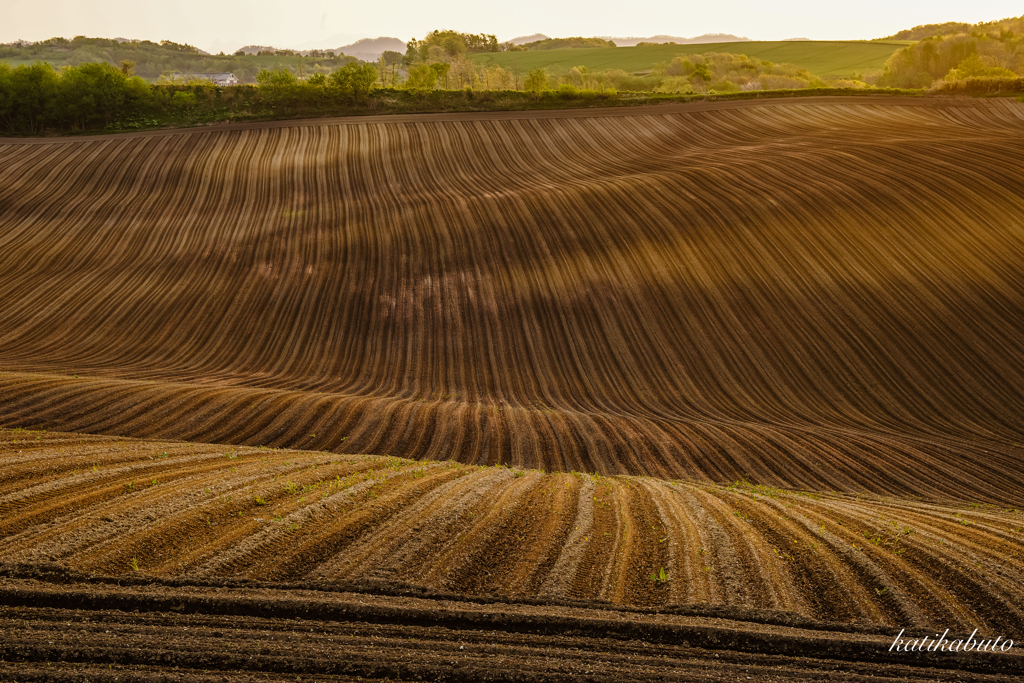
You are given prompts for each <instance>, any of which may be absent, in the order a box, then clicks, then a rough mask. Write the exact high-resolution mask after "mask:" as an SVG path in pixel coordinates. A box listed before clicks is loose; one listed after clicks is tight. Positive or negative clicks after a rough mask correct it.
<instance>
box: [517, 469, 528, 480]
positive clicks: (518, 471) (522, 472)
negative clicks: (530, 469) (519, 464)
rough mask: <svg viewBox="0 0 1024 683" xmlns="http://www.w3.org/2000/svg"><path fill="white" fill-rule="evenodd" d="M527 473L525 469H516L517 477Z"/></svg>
mask: <svg viewBox="0 0 1024 683" xmlns="http://www.w3.org/2000/svg"><path fill="white" fill-rule="evenodd" d="M525 474H526V472H524V471H522V470H516V478H517V479H518V478H519V477H522V476H524V475H525Z"/></svg>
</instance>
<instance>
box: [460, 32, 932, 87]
mask: <svg viewBox="0 0 1024 683" xmlns="http://www.w3.org/2000/svg"><path fill="white" fill-rule="evenodd" d="M912 42H914V41H910V40H902V41H900V40H892V41H885V42H881V41H878V42H866V41H838V40H836V41H825V40H822V41H817V40H815V41H799V42H797V41H752V42H743V43H705V44H703V45H648V46H644V47H611V48H584V49H576V50H573V49H566V50H533V51H527V52H497V53H494V52H488V53H483V54H476V55H473V59H475V60H477V61H479V62H485V63H488V64H497V65H499V66H502V67H504V68H506V69H508V68H512V69H515V68H517V67H518V68H519V69H520V70H522V71H528V70H530V69H533V68H535V67H538V66H539V67H547V68H555V69H560V68H565V69H569V68H572V67H574V66H585V67H587V68H588V69H596V70H598V71H603V70H605V69H622V70H623V71H627V72H629V73H635V72H638V71H647V70H649V69H650V68H651V67H653V66H654V65H655V64H656V63H658V62H670V61H672V58H673V57H675V56H676V55H680V54H687V55H690V54H700V53H704V52H732V53H735V54H744V55H747V56H749V57H756V58H758V59H766V60H768V61H771V62H775V63H776V64H784V63H785V64H795V65H797V66H799V67H802V68H804V69H807V70H808V71H810V72H811V73H812V74H815V75H817V76H821V77H823V78H827V77H830V76H832V77H834V76H844V77H849V76H850V74H852V73H854V72H857V73H871V72H872V71H877V70H880V69H881V68H882V67H883V66H885V60H887V59H888V58H889V57H890V56H891V55H892V53H893V52H895V51H896V50H898V49H900V48H901V47H904V46H906V45H910V44H911V43H912Z"/></svg>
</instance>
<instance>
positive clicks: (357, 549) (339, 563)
mask: <svg viewBox="0 0 1024 683" xmlns="http://www.w3.org/2000/svg"><path fill="white" fill-rule="evenodd" d="M504 474H505V473H504V472H503V471H502V470H500V469H492V468H485V469H481V470H479V471H477V472H473V473H470V474H467V475H466V476H464V477H459V478H458V479H453V480H450V481H448V482H447V483H444V484H442V485H440V486H438V487H436V488H434V489H433V490H431V491H430V492H428V493H426V494H424V495H423V496H421V497H420V499H419V500H417V501H415V502H414V503H412V504H411V505H409V506H407V507H405V509H403V510H401V511H399V512H397V513H396V514H395V515H394V517H393V518H392V519H391V520H389V522H388V524H387V526H384V527H381V528H379V529H377V530H375V531H371V532H369V533H368V534H366V536H365V537H363V538H362V539H360V540H359V541H357V542H356V543H353V544H352V545H351V546H349V547H348V548H347V549H346V550H345V552H344V553H339V554H338V555H336V556H335V557H333V558H331V559H329V560H326V561H324V562H322V563H320V564H319V565H318V566H317V567H316V569H314V570H313V571H311V572H310V573H309V575H308V576H309V578H311V579H324V580H340V579H357V578H363V577H366V576H368V577H370V578H376V579H387V578H394V577H395V576H401V575H405V574H413V573H416V572H421V571H423V570H424V567H426V566H428V563H429V558H430V557H431V556H432V555H436V554H439V553H440V552H441V551H440V550H438V549H437V547H436V546H437V545H438V544H442V543H444V542H445V541H447V540H449V539H450V538H451V537H456V536H458V535H459V532H461V531H462V528H459V527H461V525H464V524H467V523H468V521H469V520H471V519H472V517H470V515H474V516H475V513H473V512H472V510H474V509H476V506H477V505H479V504H480V503H481V502H482V501H483V500H485V499H486V497H487V496H488V495H489V494H490V493H492V492H493V491H494V490H496V489H497V488H499V487H500V486H501V485H503V484H504V482H505V476H504ZM463 528H464V527H463Z"/></svg>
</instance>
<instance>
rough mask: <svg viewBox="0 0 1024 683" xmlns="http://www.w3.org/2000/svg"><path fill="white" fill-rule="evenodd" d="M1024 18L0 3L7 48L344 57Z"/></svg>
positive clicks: (525, 7)
mask: <svg viewBox="0 0 1024 683" xmlns="http://www.w3.org/2000/svg"><path fill="white" fill-rule="evenodd" d="M1022 13H1024V4H1022V3H1021V0H974V2H970V3H964V2H963V1H962V0H957V1H956V2H954V1H953V0H916V1H913V2H908V1H907V0H862V1H861V2H857V3H839V2H827V1H825V0H774V1H773V2H766V1H765V0H715V1H714V2H694V3H688V2H679V1H678V0H634V1H633V2H626V3H624V2H622V1H621V0H614V1H613V0H589V1H588V2H565V1H564V0H515V1H514V2H494V3H487V2H480V0H436V1H434V2H429V1H424V0H385V1H382V2H380V1H379V2H367V1H366V0H359V1H358V2H339V1H337V0H165V1H164V2H151V1H150V0H94V1H93V2H83V1H82V0H0V42H4V43H6V42H11V41H13V40H17V39H24V40H43V39H46V38H50V37H52V36H64V37H66V38H72V37H74V36H76V35H87V36H93V37H104V38H115V37H124V38H137V39H146V40H154V41H159V40H162V39H167V40H173V41H175V42H179V43H189V44H191V45H195V46H196V47H199V48H201V49H204V50H210V49H211V47H217V49H218V50H219V49H224V50H226V51H227V50H232V49H235V48H237V47H240V46H242V45H248V44H255V45H272V46H274V47H279V48H285V47H291V48H310V47H330V48H333V47H339V46H340V45H343V44H345V43H349V42H352V41H354V40H357V39H359V38H375V37H378V36H394V37H396V38H400V39H402V40H409V39H410V38H412V37H414V36H415V37H417V38H421V37H423V35H424V34H425V33H427V32H428V31H430V30H432V29H435V28H450V29H455V30H458V31H466V32H471V33H493V34H495V35H497V36H498V39H499V40H508V39H510V38H514V37H516V36H521V35H529V34H532V33H538V32H539V33H545V34H547V35H549V36H561V37H567V36H577V35H582V36H596V35H611V36H623V37H625V36H651V35H656V34H668V35H676V36H683V37H692V36H697V35H700V34H703V33H733V34H736V35H739V36H746V37H749V38H752V39H754V40H782V39H784V38H795V37H806V38H811V39H814V40H845V39H863V38H879V37H882V36H886V35H891V34H893V33H895V32H896V31H899V30H901V29H904V28H911V27H913V26H916V25H919V24H928V23H940V22H944V21H966V22H970V23H975V22H979V21H990V20H993V19H1002V18H1004V17H1011V16H1019V15H1020V14H1022Z"/></svg>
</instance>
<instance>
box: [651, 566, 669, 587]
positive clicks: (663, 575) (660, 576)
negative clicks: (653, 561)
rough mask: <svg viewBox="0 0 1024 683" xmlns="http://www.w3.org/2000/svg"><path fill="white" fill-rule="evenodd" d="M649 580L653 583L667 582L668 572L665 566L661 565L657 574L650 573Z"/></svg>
mask: <svg viewBox="0 0 1024 683" xmlns="http://www.w3.org/2000/svg"><path fill="white" fill-rule="evenodd" d="M651 581H653V582H654V583H667V582H668V573H667V572H666V571H665V568H664V567H662V568H661V571H659V572H658V573H657V574H651Z"/></svg>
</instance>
